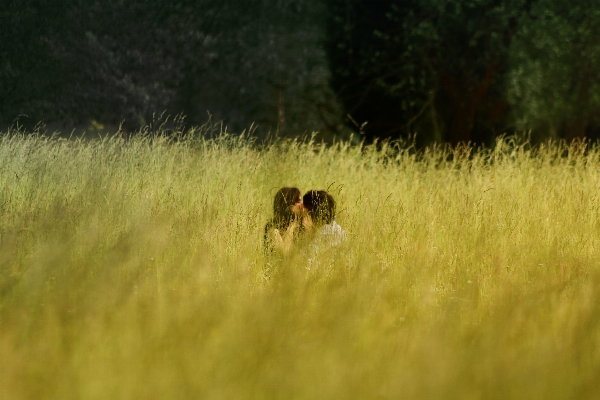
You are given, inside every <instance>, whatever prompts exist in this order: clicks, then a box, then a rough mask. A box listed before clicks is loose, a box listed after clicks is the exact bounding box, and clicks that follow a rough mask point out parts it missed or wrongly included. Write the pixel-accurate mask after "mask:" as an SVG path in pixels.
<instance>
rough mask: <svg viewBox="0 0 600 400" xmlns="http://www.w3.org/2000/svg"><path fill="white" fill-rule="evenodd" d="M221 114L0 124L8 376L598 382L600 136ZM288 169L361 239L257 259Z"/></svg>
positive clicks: (1, 340) (68, 387)
mask: <svg viewBox="0 0 600 400" xmlns="http://www.w3.org/2000/svg"><path fill="white" fill-rule="evenodd" d="M207 136H208V135H207V132H205V131H198V130H195V131H187V132H181V131H176V132H170V133H169V135H163V134H161V133H160V132H157V134H154V135H146V136H137V137H134V138H132V139H130V140H128V141H123V140H122V139H121V138H120V137H113V138H104V139H98V140H93V141H82V140H73V141H69V140H64V139H59V138H58V137H54V138H48V137H43V136H32V135H26V134H24V133H23V132H11V133H9V134H5V135H3V136H2V137H1V138H0V166H1V168H0V184H1V185H2V187H3V188H4V190H3V191H2V192H0V354H1V355H2V357H0V377H1V381H2V385H0V397H3V398H7V399H8V398H11V399H13V398H16V399H18V398H23V399H25V398H32V399H33V398H41V397H43V398H47V399H53V398H57V399H58V398H60V399H69V398H111V399H118V398H148V399H152V398H157V399H158V398H236V399H237V398H241V399H245V398H295V399H299V398H306V399H309V398H310V399H314V398H348V399H352V398H357V399H369V398H401V397H410V398H415V399H418V398H427V399H430V398H465V397H475V398H491V399H495V398H497V399H520V398H523V399H544V400H547V399H564V398H579V399H588V398H589V399H592V398H595V397H596V396H597V393H598V390H599V389H600V387H599V382H600V381H598V379H597V371H598V368H599V367H600V351H599V349H600V336H599V335H598V332H599V331H600V330H599V329H600V317H599V316H600V310H599V305H600V301H599V300H600V299H599V298H598V297H599V293H600V270H599V266H598V259H599V254H598V251H599V250H598V249H600V242H599V241H600V239H599V238H600V235H599V234H598V233H599V229H600V225H599V224H598V210H599V209H600V203H599V202H600V198H599V197H598V196H597V188H598V185H599V184H600V174H599V171H598V168H597V165H598V162H600V149H599V148H598V147H590V146H587V144H586V143H579V144H572V145H569V146H567V145H565V144H562V143H549V144H545V145H544V146H541V147H538V148H535V149H531V148H530V147H529V146H528V145H527V144H519V143H515V142H513V141H510V140H499V141H498V142H497V143H496V146H495V148H494V149H493V150H480V151H477V152H476V151H474V150H473V149H472V148H469V147H465V146H463V147H458V148H455V149H450V148H440V147H432V148H429V150H427V151H424V152H415V150H414V149H413V148H407V147H405V146H402V145H401V144H398V143H382V144H380V145H369V146H364V145H361V146H352V145H350V144H348V143H344V142H340V143H338V144H337V145H336V146H330V147H325V146H320V145H318V144H315V143H312V142H298V141H293V140H285V141H279V142H275V143H271V144H265V145H263V146H258V145H257V144H256V143H253V142H251V141H247V140H246V139H245V138H243V137H242V138H240V137H237V136H229V135H217V136H216V137H214V138H213V139H208V138H207ZM167 137H168V138H170V139H168V138H167ZM284 185H296V186H298V187H300V188H301V189H302V190H303V191H306V190H309V189H320V188H329V190H330V192H331V193H332V194H333V195H334V197H335V198H336V200H337V202H338V222H339V223H340V225H341V226H343V227H344V229H345V230H346V231H347V232H348V233H349V241H348V243H346V245H344V246H343V247H342V248H339V250H336V249H333V250H332V251H330V252H323V253H320V254H318V255H317V256H316V258H314V259H313V262H312V263H310V265H309V264H308V262H307V259H306V256H305V254H304V253H303V249H302V248H300V249H299V250H298V252H297V253H295V254H292V255H291V256H290V257H289V258H286V259H281V260H278V259H269V258H265V255H264V254H263V252H262V244H261V237H262V230H263V227H264V223H265V222H266V221H267V220H268V218H269V217H270V216H271V208H270V207H271V201H272V198H271V196H272V195H273V193H274V191H275V189H276V188H278V187H281V186H284ZM308 267H310V268H308Z"/></svg>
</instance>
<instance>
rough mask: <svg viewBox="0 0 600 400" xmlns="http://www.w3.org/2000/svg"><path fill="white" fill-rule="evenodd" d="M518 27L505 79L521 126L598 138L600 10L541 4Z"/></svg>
mask: <svg viewBox="0 0 600 400" xmlns="http://www.w3.org/2000/svg"><path fill="white" fill-rule="evenodd" d="M519 26H520V28H519V31H518V34H517V35H516V38H515V41H514V43H513V47H512V50H511V52H510V59H511V60H510V63H511V65H513V68H512V69H511V70H510V73H509V74H508V76H507V81H508V97H509V99H510V101H511V103H512V104H513V110H514V117H515V119H516V122H517V125H518V126H519V127H520V128H521V129H527V128H529V129H531V128H534V129H535V128H538V129H539V128H542V129H544V130H546V131H550V132H551V134H552V135H553V136H563V137H567V138H575V137H583V136H584V135H588V136H593V137H598V127H600V120H599V119H598V113H597V110H598V108H599V107H600V76H599V75H598V71H599V70H600V46H599V45H598V43H597V40H596V38H597V37H598V35H600V5H599V4H598V3H597V2H592V1H579V2H576V3H573V2H566V1H562V0H540V1H538V2H536V3H535V4H534V5H533V7H532V9H531V12H530V13H529V14H528V15H524V16H523V19H522V21H521V22H520V24H519Z"/></svg>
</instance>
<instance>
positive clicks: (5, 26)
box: [0, 0, 342, 134]
mask: <svg viewBox="0 0 600 400" xmlns="http://www.w3.org/2000/svg"><path fill="white" fill-rule="evenodd" d="M8 1H9V4H8V6H7V7H5V8H3V9H2V10H0V26H1V27H2V28H1V29H0V35H1V37H0V39H1V42H0V54H1V55H2V58H1V63H2V65H0V123H2V124H4V125H6V124H10V123H11V122H12V121H13V120H14V119H15V118H17V117H18V116H19V115H23V114H26V115H28V116H29V120H30V121H33V123H35V122H37V121H39V120H46V121H54V120H60V121H63V122H65V121H66V122H71V124H78V123H82V122H85V121H89V120H90V119H97V120H98V121H101V122H111V123H113V124H116V123H119V122H121V121H123V120H125V121H127V122H128V123H129V124H130V125H131V126H133V127H135V126H139V125H141V124H144V123H145V122H146V121H148V119H149V118H150V116H151V115H152V114H153V113H161V112H163V111H165V110H166V111H167V113H169V114H178V113H183V114H185V115H187V118H188V121H189V122H190V123H203V122H205V121H206V118H207V114H208V113H211V114H212V115H213V121H214V120H221V119H222V120H224V121H225V123H226V124H227V125H228V126H229V128H230V129H233V130H236V131H239V130H242V129H244V128H247V127H248V126H249V125H250V124H251V123H253V122H254V123H258V124H259V126H260V127H261V128H262V131H268V130H271V129H272V130H275V129H279V130H280V131H287V132H288V133H289V134H298V133H303V132H305V131H311V130H321V131H328V132H330V133H338V131H339V129H340V128H341V126H340V120H341V119H340V115H342V112H341V108H340V107H339V106H338V105H337V104H338V103H337V101H336V98H335V96H334V94H333V92H332V90H331V89H330V85H329V79H330V76H329V70H328V68H327V61H326V55H325V52H324V49H323V46H322V45H321V43H322V41H323V35H324V29H323V23H322V22H320V21H323V15H324V12H323V5H322V4H321V2H320V1H312V0H279V1H276V2H273V1H267V0H243V1H241V0H194V1H192V0H169V1H166V0H156V1H152V2H148V1H146V0H128V1H123V0H102V1H100V0H55V1H48V0H26V1H22V0H18V1H17V0H8ZM22 122H23V121H22Z"/></svg>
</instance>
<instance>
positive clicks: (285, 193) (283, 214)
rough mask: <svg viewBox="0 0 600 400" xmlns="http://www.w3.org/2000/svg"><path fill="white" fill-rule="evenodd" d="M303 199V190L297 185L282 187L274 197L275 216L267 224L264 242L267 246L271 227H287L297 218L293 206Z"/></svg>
mask: <svg viewBox="0 0 600 400" xmlns="http://www.w3.org/2000/svg"><path fill="white" fill-rule="evenodd" d="M301 200H302V192H300V189H298V188H296V187H282V188H281V189H279V190H278V191H277V193H275V198H274V199H273V218H272V219H271V220H270V221H269V222H267V224H266V225H265V234H264V243H265V246H267V241H268V240H267V239H268V232H269V229H271V228H277V229H287V228H288V227H289V226H290V224H291V223H292V222H293V221H294V219H295V218H296V215H295V214H294V213H293V212H292V210H291V208H292V206H294V205H295V204H296V203H298V202H299V201H301Z"/></svg>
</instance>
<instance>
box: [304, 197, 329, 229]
mask: <svg viewBox="0 0 600 400" xmlns="http://www.w3.org/2000/svg"><path fill="white" fill-rule="evenodd" d="M302 201H303V203H304V207H305V208H306V211H307V212H308V215H309V216H310V218H311V219H312V221H313V223H314V224H315V225H317V226H320V225H326V224H330V223H332V222H333V220H334V219H335V200H334V199H333V197H332V196H331V195H330V194H329V193H327V192H326V191H324V190H309V191H308V192H306V193H305V194H304V196H303V197H302Z"/></svg>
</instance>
